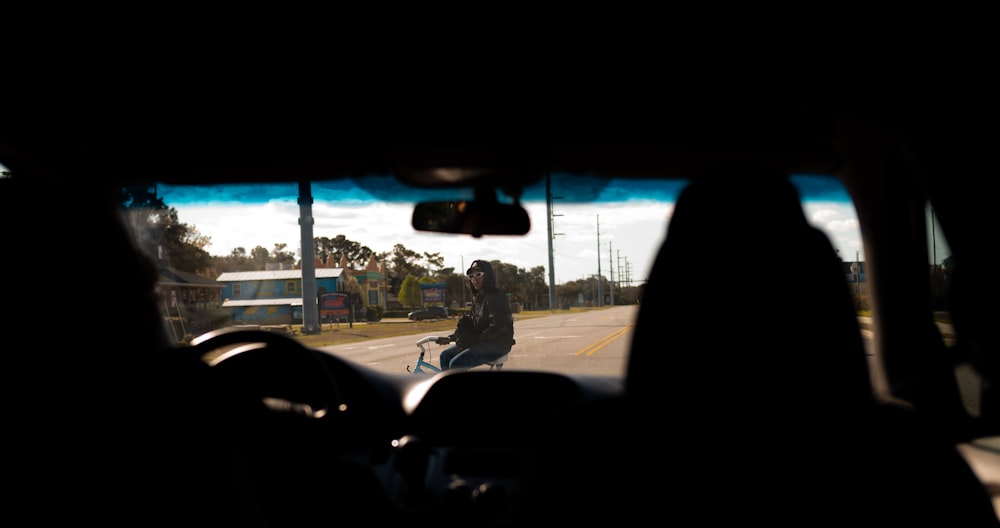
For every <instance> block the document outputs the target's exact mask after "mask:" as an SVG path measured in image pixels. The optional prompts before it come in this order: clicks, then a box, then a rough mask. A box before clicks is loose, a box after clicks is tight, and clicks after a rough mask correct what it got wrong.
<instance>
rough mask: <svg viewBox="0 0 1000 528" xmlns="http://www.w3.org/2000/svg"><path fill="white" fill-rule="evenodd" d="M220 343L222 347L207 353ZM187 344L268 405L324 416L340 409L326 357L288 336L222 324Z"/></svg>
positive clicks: (238, 386)
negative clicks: (221, 326)
mask: <svg viewBox="0 0 1000 528" xmlns="http://www.w3.org/2000/svg"><path fill="white" fill-rule="evenodd" d="M220 349H225V350H223V351H222V352H221V353H220V354H217V355H214V356H212V355H210V354H211V353H213V352H216V351H219V350H220ZM189 350H190V353H191V354H193V355H194V356H195V357H197V358H199V359H202V360H204V361H206V362H207V363H208V365H209V367H210V369H209V370H210V372H211V373H212V374H213V375H217V376H221V377H222V378H223V379H224V380H225V381H226V382H228V383H229V384H230V385H231V387H232V388H233V389H234V390H236V391H237V392H239V393H242V394H244V395H247V396H250V397H251V398H252V399H254V400H259V403H261V404H263V405H264V406H265V407H266V408H267V409H269V410H270V411H273V412H279V413H291V414H293V415H299V416H303V417H306V418H314V419H325V418H331V417H333V416H334V415H335V414H336V413H338V412H339V411H342V410H343V409H344V401H343V399H342V397H341V393H340V389H339V386H338V383H337V380H336V378H335V376H334V374H333V372H332V371H331V370H330V365H329V364H328V361H329V360H330V359H329V358H324V357H321V354H322V352H319V351H316V350H312V349H310V348H308V347H306V346H303V345H302V344H301V343H299V342H298V341H296V340H294V339H292V338H290V337H287V336H284V335H281V334H276V333H273V332H268V331H264V330H246V329H239V328H235V329H234V328H222V329H219V330H213V331H211V332H208V333H205V334H202V335H200V336H198V337H196V338H195V339H193V340H192V341H191V346H190V348H189Z"/></svg>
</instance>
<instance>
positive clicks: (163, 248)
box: [121, 187, 636, 310]
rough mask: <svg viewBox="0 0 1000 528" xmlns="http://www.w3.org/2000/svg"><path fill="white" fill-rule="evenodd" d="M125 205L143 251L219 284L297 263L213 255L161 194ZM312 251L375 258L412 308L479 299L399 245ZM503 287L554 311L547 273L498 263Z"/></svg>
mask: <svg viewBox="0 0 1000 528" xmlns="http://www.w3.org/2000/svg"><path fill="white" fill-rule="evenodd" d="M121 203H122V206H123V211H124V213H125V218H126V223H127V225H128V227H129V229H130V230H131V231H132V232H133V236H134V237H135V240H137V241H138V243H139V245H140V246H141V249H142V250H143V251H144V252H145V253H146V254H147V255H149V256H150V257H151V258H153V259H154V260H155V261H156V262H157V263H158V264H162V265H169V266H170V267H172V268H174V269H178V270H181V271H185V272H188V273H193V274H196V275H198V276H201V277H206V278H210V279H215V278H216V277H218V276H219V275H220V274H222V273H226V272H234V271H257V270H265V269H291V268H293V267H294V266H295V264H296V263H297V261H298V259H297V258H296V256H295V253H294V252H292V251H289V250H288V248H287V244H274V246H273V247H272V248H271V249H267V248H265V247H263V246H257V247H254V248H252V249H250V250H247V249H246V248H243V247H237V248H234V249H232V250H231V251H230V253H229V254H228V255H211V254H210V253H209V252H208V251H207V250H206V249H205V248H207V247H208V246H209V244H210V243H211V237H210V236H206V235H203V234H202V233H200V232H198V230H197V228H196V227H195V226H193V225H189V224H186V223H183V222H181V221H180V219H179V218H178V214H177V210H176V209H174V208H173V207H169V206H168V205H166V204H165V203H164V202H163V200H162V198H160V197H158V196H157V195H156V192H155V188H142V187H140V188H131V189H130V188H123V189H122V196H121ZM313 249H314V252H315V255H316V258H317V259H319V260H320V261H322V262H330V261H332V262H336V263H338V265H339V263H340V262H341V260H343V261H344V262H345V263H346V265H347V267H349V268H351V269H364V268H365V267H366V266H367V265H368V262H369V261H370V260H371V259H372V258H373V257H374V259H375V261H376V262H378V263H380V264H384V266H385V271H386V282H387V287H388V289H389V292H390V293H393V294H395V295H396V296H397V298H398V299H399V301H400V303H401V304H402V305H403V306H405V307H417V306H420V304H421V302H420V286H419V285H420V284H422V283H443V284H445V296H446V300H447V303H448V304H449V305H454V304H457V305H458V306H464V303H465V302H467V301H471V300H472V294H471V291H470V289H469V284H468V279H467V278H466V277H465V270H456V269H455V268H453V267H446V266H444V257H442V256H441V255H440V254H439V253H431V252H419V251H415V250H412V249H409V248H407V247H406V246H404V245H403V244H396V245H394V246H393V248H392V249H391V250H390V251H384V252H375V251H373V250H372V249H371V248H369V247H368V246H365V245H363V244H361V243H359V242H356V241H353V240H349V239H348V238H347V237H346V236H344V235H342V234H341V235H337V236H335V237H333V238H329V237H322V236H321V237H314V238H313ZM167 263H169V264H167ZM491 264H493V268H494V270H495V271H496V274H497V281H498V284H499V285H500V286H501V288H502V289H503V290H504V291H505V292H506V293H507V294H508V296H509V299H510V301H511V302H512V303H517V304H518V305H519V306H520V307H521V308H522V309H525V310H542V309H550V308H552V307H550V306H549V288H548V282H547V280H546V273H545V267H544V266H535V267H533V268H531V269H525V268H519V267H517V266H514V265H513V264H508V263H505V262H502V261H499V260H495V261H492V262H491ZM600 280H601V281H602V282H603V284H602V288H601V289H602V290H603V292H604V297H605V299H604V301H603V302H601V303H600V304H607V303H608V302H609V293H610V285H609V283H608V281H607V279H606V278H605V277H601V278H600ZM596 285H597V278H588V279H580V280H576V281H572V282H568V283H565V284H561V285H557V287H556V303H557V306H556V307H555V308H566V307H569V306H577V305H580V304H584V305H597V304H598V303H597V291H598V288H597V287H596ZM635 301H636V295H635V293H632V292H630V291H629V289H617V288H616V291H615V304H628V303H634V302H635Z"/></svg>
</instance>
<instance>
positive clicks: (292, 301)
mask: <svg viewBox="0 0 1000 528" xmlns="http://www.w3.org/2000/svg"><path fill="white" fill-rule="evenodd" d="M282 305H286V306H302V297H297V298H293V297H287V298H273V297H272V298H268V299H235V300H229V299H226V300H225V301H223V302H222V307H223V308H234V307H236V306H282Z"/></svg>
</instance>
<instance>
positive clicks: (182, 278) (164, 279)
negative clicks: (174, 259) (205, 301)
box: [158, 267, 223, 288]
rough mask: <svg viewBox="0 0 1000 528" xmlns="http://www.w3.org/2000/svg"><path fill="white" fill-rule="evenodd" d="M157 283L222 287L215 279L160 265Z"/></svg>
mask: <svg viewBox="0 0 1000 528" xmlns="http://www.w3.org/2000/svg"><path fill="white" fill-rule="evenodd" d="M159 274H160V278H159V281H158V282H159V283H160V284H163V285H171V286H200V287H205V288H222V287H223V286H222V285H221V284H218V283H217V282H216V281H215V280H213V279H210V278H208V277H202V276H200V275H195V274H194V273H188V272H186V271H181V270H178V269H174V268H170V267H162V268H160V270H159Z"/></svg>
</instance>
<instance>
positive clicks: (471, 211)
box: [412, 200, 531, 238]
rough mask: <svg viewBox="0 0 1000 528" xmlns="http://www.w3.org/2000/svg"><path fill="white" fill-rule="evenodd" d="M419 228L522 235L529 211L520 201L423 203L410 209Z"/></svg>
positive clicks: (528, 224) (528, 225)
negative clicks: (512, 202)
mask: <svg viewBox="0 0 1000 528" xmlns="http://www.w3.org/2000/svg"><path fill="white" fill-rule="evenodd" d="M412 223H413V228H414V229H416V230H418V231H436V232H440V233H463V234H467V235H472V236H474V237H477V238H478V237H481V236H483V235H524V234H526V233H527V232H528V231H529V230H530V229H531V219H530V218H528V212H527V211H526V210H525V209H524V207H522V206H521V205H520V204H517V203H515V204H507V203H499V202H496V201H490V200H462V201H455V202H422V203H418V204H417V206H416V208H415V209H414V210H413V221H412Z"/></svg>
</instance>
